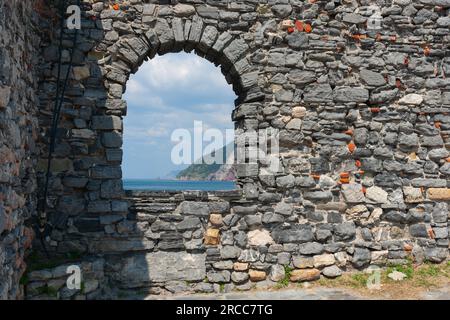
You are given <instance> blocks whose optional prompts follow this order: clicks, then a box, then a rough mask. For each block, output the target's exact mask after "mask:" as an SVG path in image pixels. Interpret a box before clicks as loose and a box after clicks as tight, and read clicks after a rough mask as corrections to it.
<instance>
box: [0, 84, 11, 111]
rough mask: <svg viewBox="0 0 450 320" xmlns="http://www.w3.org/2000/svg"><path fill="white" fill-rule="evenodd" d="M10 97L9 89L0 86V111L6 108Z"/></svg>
mask: <svg viewBox="0 0 450 320" xmlns="http://www.w3.org/2000/svg"><path fill="white" fill-rule="evenodd" d="M10 96H11V87H8V86H3V85H0V109H4V108H6V106H7V105H8V103H9V99H10Z"/></svg>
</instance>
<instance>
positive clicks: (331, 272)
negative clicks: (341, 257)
mask: <svg viewBox="0 0 450 320" xmlns="http://www.w3.org/2000/svg"><path fill="white" fill-rule="evenodd" d="M322 274H323V275H324V276H325V277H327V278H337V277H339V276H341V275H342V270H341V269H339V267H337V266H329V267H325V268H323V270H322Z"/></svg>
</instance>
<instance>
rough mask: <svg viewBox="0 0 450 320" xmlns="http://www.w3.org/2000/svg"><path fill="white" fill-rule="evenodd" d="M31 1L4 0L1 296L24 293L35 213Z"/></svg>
mask: <svg viewBox="0 0 450 320" xmlns="http://www.w3.org/2000/svg"><path fill="white" fill-rule="evenodd" d="M31 4H32V3H29V1H27V2H25V1H22V0H1V1H0V300H1V299H15V298H19V297H21V296H22V292H21V290H20V288H19V279H20V277H21V275H22V274H23V272H24V271H25V267H26V266H25V263H24V260H23V259H24V251H25V250H26V249H28V248H29V247H30V246H31V241H32V237H33V231H32V229H31V228H27V227H25V225H24V221H25V220H27V219H29V218H30V217H31V215H32V214H33V213H35V212H36V199H35V190H36V176H35V164H36V163H37V152H36V145H35V140H36V139H37V135H38V134H39V131H38V125H37V105H38V96H37V77H36V69H35V67H36V66H37V65H38V61H39V35H37V34H36V32H35V30H36V29H35V28H34V26H35V25H36V24H37V20H36V18H37V17H36V15H35V14H34V11H33V9H32V5H31Z"/></svg>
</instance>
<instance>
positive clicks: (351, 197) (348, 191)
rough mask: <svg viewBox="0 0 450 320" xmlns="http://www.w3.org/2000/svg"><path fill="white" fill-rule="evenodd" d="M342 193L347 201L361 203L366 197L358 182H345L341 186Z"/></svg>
mask: <svg viewBox="0 0 450 320" xmlns="http://www.w3.org/2000/svg"><path fill="white" fill-rule="evenodd" d="M342 189H343V190H342V195H343V196H344V199H345V201H346V202H347V203H362V202H365V200H366V198H365V197H364V193H363V192H362V186H361V185H360V184H355V183H352V184H347V185H343V186H342Z"/></svg>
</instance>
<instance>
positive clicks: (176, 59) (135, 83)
mask: <svg viewBox="0 0 450 320" xmlns="http://www.w3.org/2000/svg"><path fill="white" fill-rule="evenodd" d="M124 99H125V100H126V101H127V104H128V110H127V116H125V118H124V145H123V151H124V157H123V164H122V170H123V177H124V178H125V179H139V178H140V179H150V178H164V177H166V175H168V174H169V173H170V172H172V171H175V170H181V169H183V168H185V167H186V166H187V165H176V164H174V163H173V161H172V159H171V153H172V149H173V148H174V146H175V145H176V144H177V142H176V141H171V136H172V133H173V131H174V130H176V129H187V130H189V132H190V133H191V134H192V136H193V128H194V121H201V122H202V124H203V127H204V128H205V129H208V128H215V129H219V130H221V131H222V132H223V133H224V132H225V130H226V129H233V127H234V125H233V122H232V120H231V112H232V110H233V108H234V100H235V99H236V95H235V93H234V92H233V89H232V87H231V86H230V85H229V84H228V83H227V82H226V80H225V77H224V75H223V74H222V73H221V71H220V68H219V67H215V66H214V64H212V63H211V62H209V61H208V60H206V59H204V58H201V57H199V56H197V55H195V54H193V53H189V54H188V53H169V54H165V55H163V56H156V57H154V58H153V59H151V60H149V61H146V62H144V64H143V65H142V66H141V67H140V68H139V70H138V71H137V72H136V74H134V75H132V76H131V77H130V80H129V81H128V82H127V88H126V92H125V95H124ZM224 134H225V133H224ZM229 142H230V141H229V140H225V139H224V141H223V143H221V145H225V144H227V143H229ZM203 145H204V146H206V145H208V142H203ZM203 150H205V149H203ZM191 158H193V155H192V156H191Z"/></svg>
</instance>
